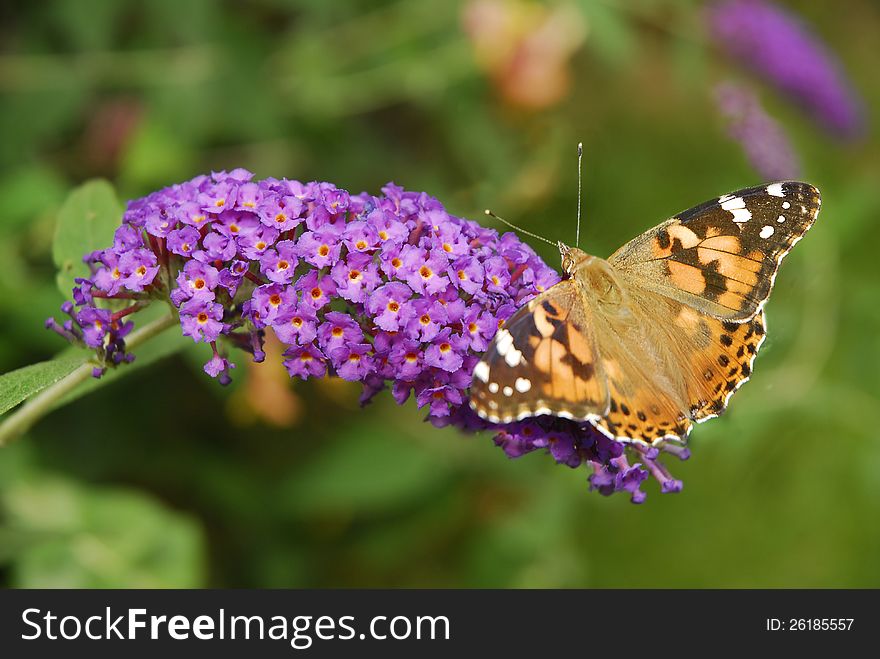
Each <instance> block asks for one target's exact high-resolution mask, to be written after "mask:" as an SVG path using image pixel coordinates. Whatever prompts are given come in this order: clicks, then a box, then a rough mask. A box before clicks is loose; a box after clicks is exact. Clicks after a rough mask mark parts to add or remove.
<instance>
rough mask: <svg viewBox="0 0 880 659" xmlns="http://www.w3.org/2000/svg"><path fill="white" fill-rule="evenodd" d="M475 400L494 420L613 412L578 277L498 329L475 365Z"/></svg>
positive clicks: (482, 412)
mask: <svg viewBox="0 0 880 659" xmlns="http://www.w3.org/2000/svg"><path fill="white" fill-rule="evenodd" d="M470 404H471V407H472V408H473V409H474V410H475V411H476V412H477V414H479V415H480V416H481V417H483V418H484V419H487V420H489V421H491V422H493V423H508V422H510V421H514V420H517V419H524V418H526V417H528V416H535V415H538V414H554V415H556V416H561V417H564V418H570V419H581V420H586V419H594V418H596V417H597V416H599V415H602V414H604V413H605V412H606V411H607V408H608V390H607V388H606V385H605V378H604V374H603V373H602V371H601V365H600V364H597V361H596V350H595V344H594V338H593V328H592V326H591V322H590V317H589V315H588V311H587V310H586V309H584V305H583V301H582V299H581V298H579V291H578V290H577V286H576V285H575V283H574V281H573V280H565V281H562V282H560V283H558V284H556V285H555V286H552V287H551V288H550V289H548V290H547V291H546V292H545V293H542V294H541V295H539V296H538V297H536V298H535V299H533V300H531V301H530V302H529V303H528V304H526V305H525V306H523V307H522V308H520V309H519V310H518V311H517V312H516V313H515V314H514V315H513V316H511V317H510V318H509V319H508V320H507V322H506V323H505V324H504V326H503V327H501V329H499V330H498V333H497V334H496V335H495V339H494V340H493V341H492V345H491V346H489V349H488V350H487V351H486V354H485V355H484V356H483V359H482V360H481V361H480V362H479V363H478V364H477V366H476V368H475V369H474V379H473V384H472V385H471V400H470Z"/></svg>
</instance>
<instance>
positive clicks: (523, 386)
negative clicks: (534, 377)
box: [513, 378, 532, 394]
mask: <svg viewBox="0 0 880 659" xmlns="http://www.w3.org/2000/svg"><path fill="white" fill-rule="evenodd" d="M513 386H514V387H516V390H517V391H518V392H519V393H521V394H524V393H526V392H527V391H528V390H529V389H531V388H532V383H531V382H530V381H529V380H526V379H525V378H517V379H516V382H515V383H514V385H513Z"/></svg>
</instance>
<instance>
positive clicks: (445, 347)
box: [440, 342, 452, 353]
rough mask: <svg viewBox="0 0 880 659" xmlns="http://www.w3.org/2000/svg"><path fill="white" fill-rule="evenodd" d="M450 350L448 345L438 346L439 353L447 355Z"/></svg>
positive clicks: (450, 347)
mask: <svg viewBox="0 0 880 659" xmlns="http://www.w3.org/2000/svg"><path fill="white" fill-rule="evenodd" d="M450 350H452V346H451V345H449V344H448V343H445V342H444V343H441V344H440V352H443V353H447V352H449V351H450Z"/></svg>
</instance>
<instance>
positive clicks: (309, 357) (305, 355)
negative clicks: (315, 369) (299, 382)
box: [299, 352, 312, 362]
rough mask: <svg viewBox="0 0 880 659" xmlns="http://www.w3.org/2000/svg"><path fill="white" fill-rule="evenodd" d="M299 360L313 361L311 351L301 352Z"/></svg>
mask: <svg viewBox="0 0 880 659" xmlns="http://www.w3.org/2000/svg"><path fill="white" fill-rule="evenodd" d="M299 360H300V361H301V362H310V361H312V353H310V352H304V353H303V354H301V355H300V356H299Z"/></svg>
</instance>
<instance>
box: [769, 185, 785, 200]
mask: <svg viewBox="0 0 880 659" xmlns="http://www.w3.org/2000/svg"><path fill="white" fill-rule="evenodd" d="M767 194H769V195H773V196H774V197H784V196H785V193H784V192H783V191H782V183H771V184H770V185H768V186H767Z"/></svg>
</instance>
